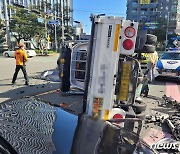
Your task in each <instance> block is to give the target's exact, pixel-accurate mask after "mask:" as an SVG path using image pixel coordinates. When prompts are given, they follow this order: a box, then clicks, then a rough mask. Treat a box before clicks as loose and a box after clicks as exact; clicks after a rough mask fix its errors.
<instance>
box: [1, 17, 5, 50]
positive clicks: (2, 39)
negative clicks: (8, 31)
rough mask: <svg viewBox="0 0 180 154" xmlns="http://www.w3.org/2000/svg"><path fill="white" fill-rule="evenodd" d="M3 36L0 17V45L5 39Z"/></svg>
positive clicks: (3, 31)
mask: <svg viewBox="0 0 180 154" xmlns="http://www.w3.org/2000/svg"><path fill="white" fill-rule="evenodd" d="M4 36H5V27H4V24H3V21H2V20H1V19H0V45H1V46H2V44H3V43H4V42H5V41H6V39H5V37H4Z"/></svg>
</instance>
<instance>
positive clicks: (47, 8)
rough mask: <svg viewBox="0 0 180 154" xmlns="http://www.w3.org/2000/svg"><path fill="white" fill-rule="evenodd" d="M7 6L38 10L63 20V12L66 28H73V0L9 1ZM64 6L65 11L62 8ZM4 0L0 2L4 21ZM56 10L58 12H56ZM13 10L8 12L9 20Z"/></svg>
mask: <svg viewBox="0 0 180 154" xmlns="http://www.w3.org/2000/svg"><path fill="white" fill-rule="evenodd" d="M7 4H10V5H14V4H18V5H20V6H24V7H25V8H30V9H37V10H38V11H43V12H45V13H47V14H50V13H51V14H54V15H56V16H57V18H61V16H62V10H63V14H64V26H72V16H73V14H72V0H7ZM62 5H63V7H62V8H63V9H62V8H61V6H62ZM3 10H4V0H1V1H0V17H1V19H4V17H5V15H4V11H3ZM55 10H56V12H55ZM13 13H14V12H13V10H11V9H9V10H8V16H9V18H10V17H11V15H12V14H13Z"/></svg>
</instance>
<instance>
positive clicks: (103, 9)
mask: <svg viewBox="0 0 180 154" xmlns="http://www.w3.org/2000/svg"><path fill="white" fill-rule="evenodd" d="M126 1H127V0H73V17H74V20H75V21H79V22H81V23H83V25H84V31H85V33H87V34H90V31H91V22H90V18H89V17H90V15H91V13H93V14H102V13H103V14H104V13H105V14H106V15H108V16H120V17H124V18H126Z"/></svg>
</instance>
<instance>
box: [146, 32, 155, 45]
mask: <svg viewBox="0 0 180 154" xmlns="http://www.w3.org/2000/svg"><path fill="white" fill-rule="evenodd" d="M156 43H157V36H155V35H152V34H147V40H146V43H145V44H149V45H156Z"/></svg>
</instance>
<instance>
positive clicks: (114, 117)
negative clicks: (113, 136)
mask: <svg viewBox="0 0 180 154" xmlns="http://www.w3.org/2000/svg"><path fill="white" fill-rule="evenodd" d="M122 118H123V116H122V115H121V114H115V115H114V116H113V119H122Z"/></svg>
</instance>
